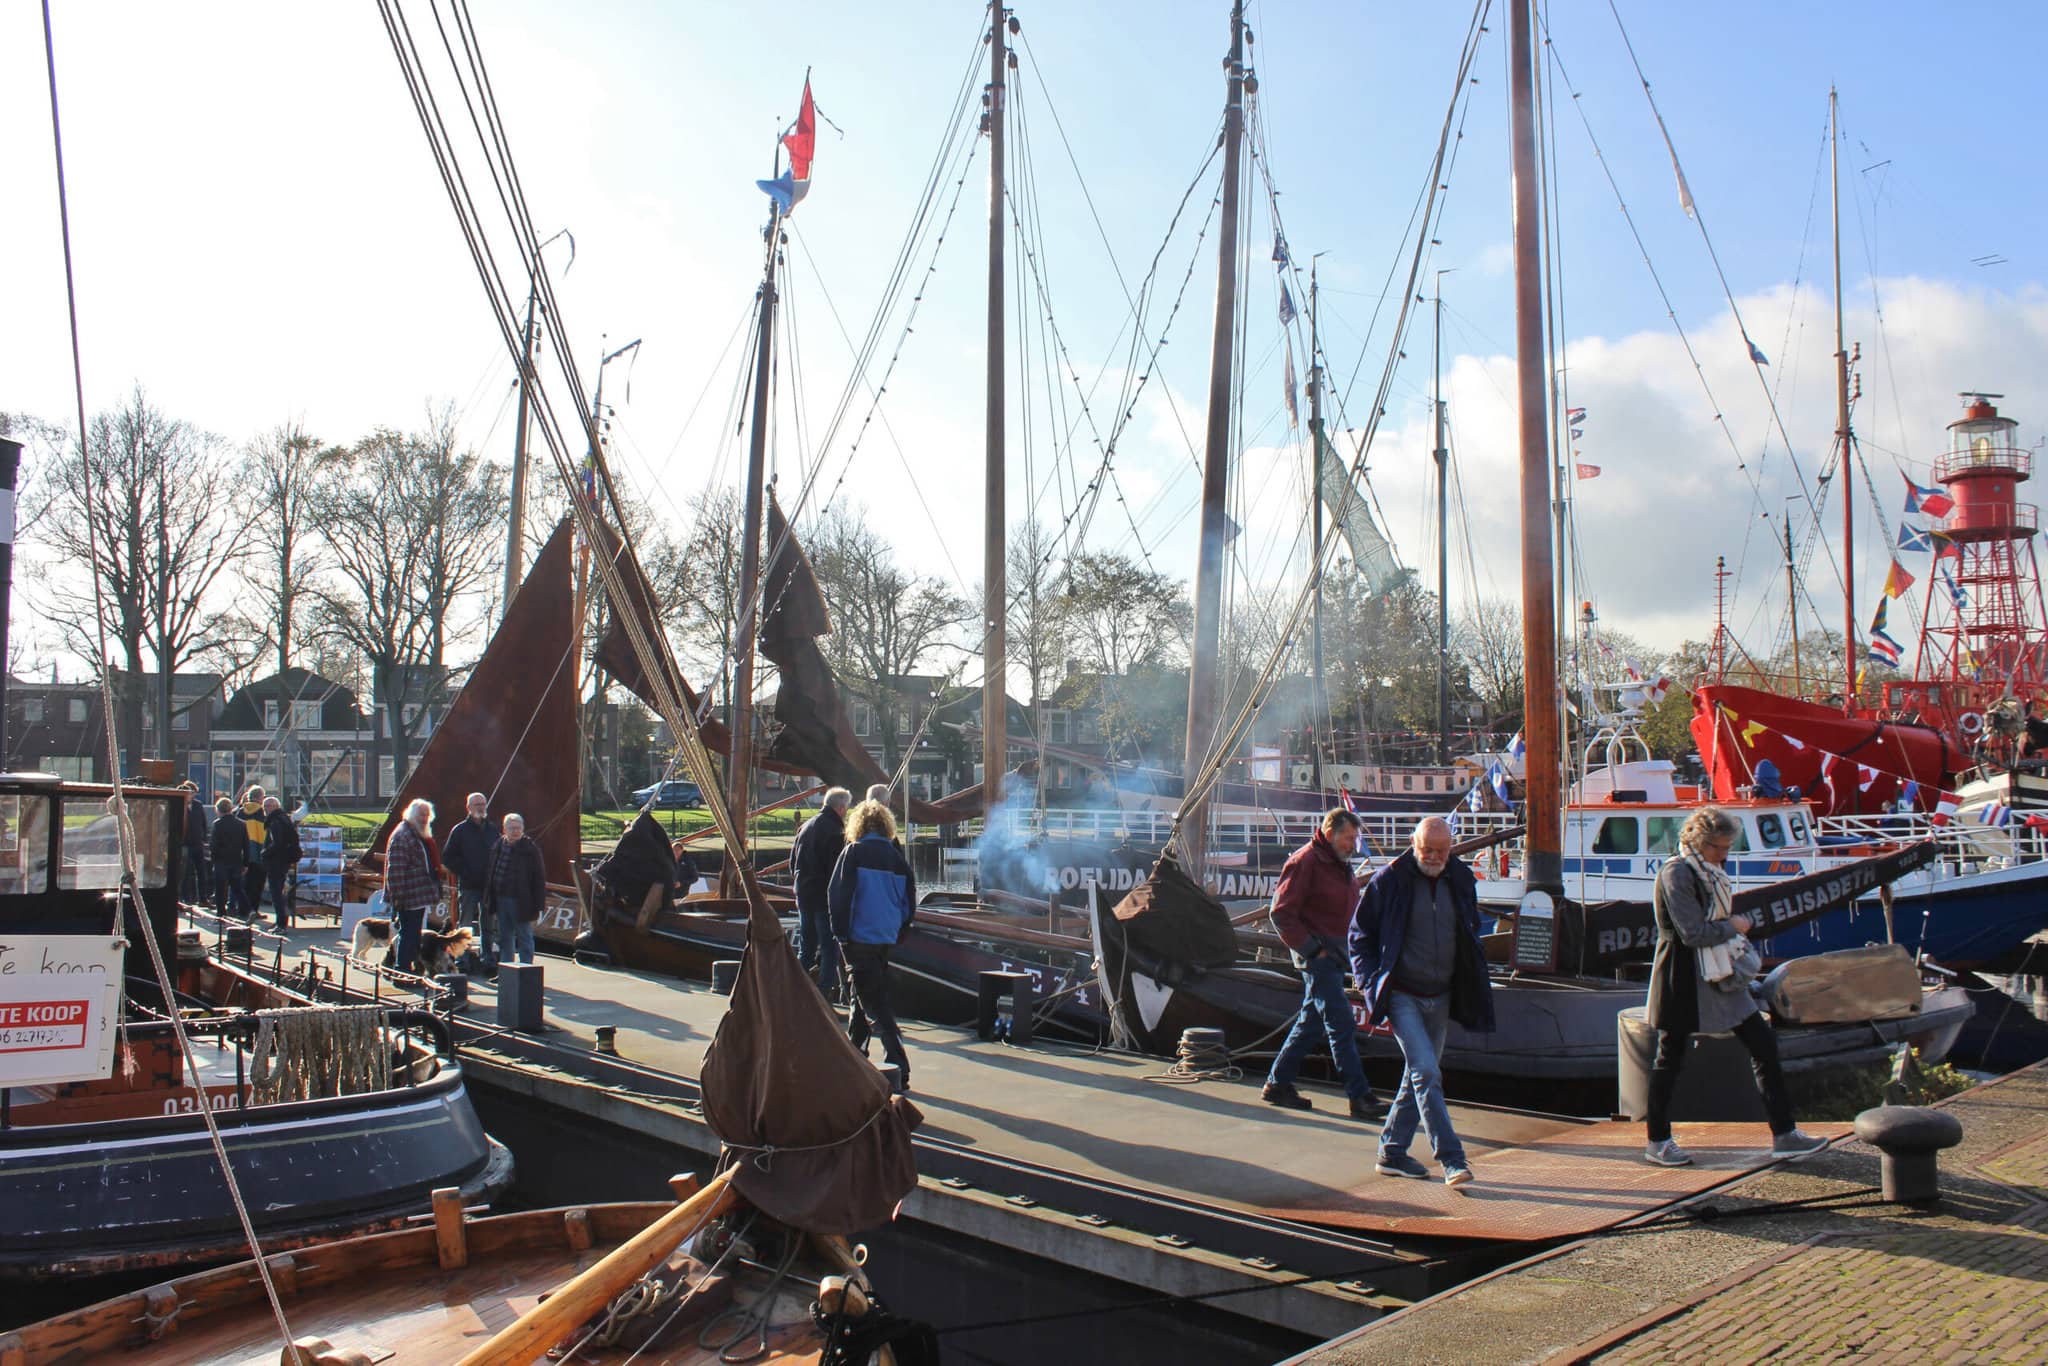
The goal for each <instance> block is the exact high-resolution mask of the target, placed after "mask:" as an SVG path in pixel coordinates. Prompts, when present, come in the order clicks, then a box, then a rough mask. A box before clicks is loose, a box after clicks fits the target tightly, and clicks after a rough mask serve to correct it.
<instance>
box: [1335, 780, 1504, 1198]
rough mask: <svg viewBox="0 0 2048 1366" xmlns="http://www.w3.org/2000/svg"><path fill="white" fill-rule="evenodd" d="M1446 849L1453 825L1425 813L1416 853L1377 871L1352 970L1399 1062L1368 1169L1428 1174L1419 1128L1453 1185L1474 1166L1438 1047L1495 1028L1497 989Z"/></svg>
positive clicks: (1461, 872)
mask: <svg viewBox="0 0 2048 1366" xmlns="http://www.w3.org/2000/svg"><path fill="white" fill-rule="evenodd" d="M1451 843H1452V835H1451V827H1450V823H1449V822H1448V821H1446V820H1444V818H1443V817H1441V816H1430V817H1428V818H1427V819H1425V820H1423V821H1422V822H1421V823H1420V824H1418V825H1417V826H1416V827H1415V835H1414V839H1413V847H1412V848H1410V849H1409V850H1408V852H1406V853H1404V854H1402V855H1401V856H1400V857H1399V858H1397V859H1395V860H1394V861H1393V862H1392V863H1390V864H1388V865H1387V866H1386V867H1384V868H1382V869H1380V870H1379V872H1377V873H1375V874H1373V878H1372V881H1371V882H1369V883H1367V884H1366V888H1365V895H1364V897H1362V898H1361V899H1360V900H1359V903H1358V911H1357V914H1356V916H1355V917H1354V918H1353V920H1352V922H1351V968H1352V972H1353V973H1354V974H1355V975H1356V976H1357V979H1358V985H1359V989H1360V990H1361V991H1362V992H1363V993H1364V996H1365V1009H1366V1014H1367V1018H1368V1019H1369V1020H1370V1021H1371V1022H1372V1023H1373V1024H1375V1025H1378V1024H1386V1025H1388V1026H1389V1027H1391V1028H1392V1029H1393V1031H1394V1040H1395V1042H1397V1043H1398V1044H1400V1046H1401V1059H1402V1063H1403V1067H1402V1071H1401V1089H1400V1090H1399V1091H1397V1092H1395V1093H1394V1103H1393V1105H1392V1106H1391V1107H1390V1108H1389V1109H1388V1111H1387V1124H1386V1127H1385V1128H1384V1129H1382V1130H1381V1131H1380V1151H1379V1160H1378V1162H1377V1163H1376V1164H1375V1168H1374V1169H1375V1170H1376V1171H1378V1172H1379V1174H1380V1175H1381V1176H1411V1177H1427V1176H1428V1175H1429V1172H1428V1170H1427V1169H1426V1168H1425V1167H1424V1166H1423V1165H1422V1164H1421V1163H1420V1162H1417V1161H1416V1160H1415V1159H1414V1158H1412V1157H1410V1156H1408V1144H1409V1142H1410V1140H1412V1139H1413V1138H1414V1137H1415V1127H1416V1124H1417V1123H1418V1122H1420V1124H1421V1126H1422V1128H1423V1131H1424V1132H1425V1133H1427V1134H1428V1135H1429V1146H1430V1149H1431V1151H1432V1152H1433V1153H1434V1155H1435V1157H1436V1160H1437V1161H1438V1162H1439V1163H1441V1164H1442V1166H1443V1173H1444V1184H1445V1185H1447V1186H1452V1187H1456V1186H1462V1185H1465V1184H1466V1183H1468V1182H1469V1181H1471V1180H1472V1164H1471V1163H1470V1162H1468V1161H1467V1160H1466V1158H1465V1149H1464V1145H1463V1144H1461V1143H1460V1142H1459V1141H1458V1134H1457V1131H1456V1130H1455V1129H1453V1128H1452V1127H1451V1113H1450V1108H1449V1107H1448V1106H1447V1105H1445V1104H1444V1076H1443V1062H1442V1059H1443V1052H1444V1040H1445V1037H1446V1036H1447V1035H1448V1033H1449V1031H1450V1025H1451V1021H1453V1020H1456V1021H1457V1022H1458V1023H1459V1024H1460V1025H1463V1026H1464V1027H1465V1028H1466V1029H1472V1030H1480V1031H1488V1030H1491V1029H1492V1028H1493V983H1492V981H1491V979H1489V978H1488V976H1487V973H1486V953H1485V950H1484V949H1482V948H1481V947H1480V944H1479V890H1478V882H1477V879H1475V878H1474V876H1473V874H1472V870H1471V869H1470V868H1468V867H1466V866H1465V863H1464V861H1463V860H1461V859H1459V858H1458V857H1457V856H1456V855H1455V854H1453V853H1452V852H1451Z"/></svg>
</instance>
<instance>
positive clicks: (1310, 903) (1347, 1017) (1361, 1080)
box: [1260, 806, 1385, 1122]
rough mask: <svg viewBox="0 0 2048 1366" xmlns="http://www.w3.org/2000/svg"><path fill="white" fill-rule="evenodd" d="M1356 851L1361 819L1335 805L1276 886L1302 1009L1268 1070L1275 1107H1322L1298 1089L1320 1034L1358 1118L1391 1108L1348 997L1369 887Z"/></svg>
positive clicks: (1278, 924)
mask: <svg viewBox="0 0 2048 1366" xmlns="http://www.w3.org/2000/svg"><path fill="white" fill-rule="evenodd" d="M1357 852H1358V817H1357V816H1355V815H1353V814H1352V813H1351V812H1349V811H1346V810H1345V809H1344V808H1343V807H1341V806H1340V807H1333V808H1332V809H1330V810H1329V811H1327V812H1325V813H1324V815H1323V823H1322V827H1321V828H1320V829H1318V830H1317V831H1316V833H1315V834H1314V835H1313V836H1311V837H1310V838H1309V842H1308V843H1307V844H1304V845H1302V846H1301V848H1299V849H1297V850H1295V851H1294V852H1293V853H1292V854H1290V855H1289V856H1288V858H1287V863H1286V865H1285V866H1284V867H1283V868H1281V870H1280V881H1279V884H1278V885H1277V886H1276V887H1275V888H1274V891H1273V928H1274V929H1276V930H1278V931H1279V932H1280V938H1281V939H1282V940H1284V941H1285V942H1286V944H1287V948H1288V951H1289V952H1290V953H1292V954H1293V956H1294V966H1295V967H1296V968H1297V969H1298V970H1299V971H1300V973H1301V1011H1300V1013H1299V1014H1297V1015H1296V1016H1295V1017H1294V1028H1293V1029H1291V1030H1289V1031H1288V1033H1287V1042H1286V1043H1284V1044H1282V1045H1280V1053H1279V1055H1278V1056H1277V1057H1275V1058H1274V1059H1273V1066H1272V1069H1271V1070H1270V1071H1269V1072H1267V1073H1266V1087H1265V1090H1264V1091H1262V1092H1260V1095H1261V1097H1262V1098H1263V1099H1264V1100H1265V1102H1266V1103H1267V1104H1268V1105H1278V1106H1281V1107H1283V1108H1285V1109H1289V1110H1309V1109H1313V1108H1315V1107H1313V1106H1312V1105H1310V1104H1309V1101H1308V1097H1306V1096H1304V1095H1302V1094H1301V1092H1300V1091H1298V1090H1296V1089H1295V1086H1294V1079H1295V1078H1296V1077H1297V1076H1299V1075H1300V1073H1301V1064H1302V1060H1303V1059H1305V1058H1306V1057H1308V1055H1309V1050H1311V1049H1313V1048H1314V1047H1315V1046H1316V1040H1317V1039H1319V1038H1326V1039H1327V1040H1328V1041H1329V1045H1330V1059H1331V1061H1332V1062H1334V1063H1336V1065H1337V1075H1338V1076H1339V1077H1341V1078H1342V1079H1343V1082H1344V1094H1345V1095H1346V1096H1347V1097H1349V1098H1350V1101H1351V1117H1352V1118H1353V1119H1362V1120H1366V1121H1368V1122H1370V1121H1373V1120H1376V1119H1378V1118H1379V1117H1380V1116H1381V1115H1382V1114H1384V1113H1385V1110H1384V1109H1383V1108H1382V1107H1381V1105H1380V1103H1379V1100H1378V1099H1377V1098H1376V1097H1375V1096H1374V1095H1373V1093H1372V1083H1371V1082H1369V1081H1367V1080H1366V1079H1365V1068H1364V1067H1363V1066H1361V1065H1360V1064H1359V1061H1358V1021H1357V1019H1356V1017H1354V1016H1353V1015H1352V1013H1351V1002H1350V1001H1349V1000H1347V999H1346V998H1345V996H1344V935H1345V932H1346V931H1347V930H1349V929H1350V928H1351V917H1352V912H1353V910H1354V908H1356V906H1357V905H1358V889H1359V888H1360V887H1362V886H1364V885H1365V878H1364V876H1363V875H1362V874H1361V875H1354V874H1353V873H1352V871H1351V859H1352V856H1353V855H1354V854H1356V853H1357Z"/></svg>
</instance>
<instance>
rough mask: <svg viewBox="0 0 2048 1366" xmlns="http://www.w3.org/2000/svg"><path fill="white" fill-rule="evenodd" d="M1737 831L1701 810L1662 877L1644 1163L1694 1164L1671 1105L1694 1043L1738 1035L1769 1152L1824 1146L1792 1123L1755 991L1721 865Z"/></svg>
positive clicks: (1719, 815) (1722, 814) (1742, 930)
mask: <svg viewBox="0 0 2048 1366" xmlns="http://www.w3.org/2000/svg"><path fill="white" fill-rule="evenodd" d="M1740 830H1741V827H1740V826H1739V825H1738V824H1737V823H1736V820H1735V818H1734V817H1733V816H1731V815H1729V814H1728V813H1727V812H1726V811H1723V810H1722V809H1721V808H1719V807H1717V806H1703V807H1701V808H1700V809H1699V810H1697V811H1695V812H1693V813H1692V815H1691V817H1690V818H1688V819H1687V821H1686V822H1685V828H1684V829H1682V830H1680V831H1679V833H1678V847H1679V849H1680V850H1681V854H1680V856H1679V857H1678V858H1675V859H1671V860H1669V861H1667V862H1666V863H1665V865H1664V867H1663V868H1662V869H1660V870H1659V871H1658V873H1657V894H1656V911H1657V956H1656V959H1655V962H1654V963H1653V964H1652V966H1651V969H1650V1001H1649V1008H1648V1010H1647V1012H1646V1014H1647V1017H1648V1020H1649V1023H1650V1025H1651V1027H1652V1028H1654V1029H1656V1031H1657V1060H1656V1062H1655V1064H1654V1065H1652V1067H1651V1069H1650V1096H1649V1116H1648V1119H1649V1140H1650V1142H1649V1146H1648V1147H1647V1148H1646V1149H1644V1151H1643V1156H1644V1158H1645V1159H1646V1160H1648V1161H1650V1162H1654V1163H1656V1164H1657V1165H1658V1166H1660V1167H1683V1166H1685V1165H1686V1164H1688V1163H1689V1162H1691V1161H1692V1154H1690V1153H1688V1152H1686V1151H1685V1149H1683V1148H1681V1147H1679V1146H1678V1143H1677V1141H1676V1140H1675V1139H1673V1138H1672V1137H1671V1097H1672V1093H1673V1092H1675V1091H1676V1090H1677V1089H1678V1071H1679V1069H1680V1068H1681V1067H1683V1066H1684V1065H1685V1055H1686V1050H1687V1049H1688V1048H1689V1047H1690V1046H1691V1043H1692V1036H1693V1035H1695V1034H1728V1033H1732V1034H1734V1035H1735V1037H1736V1038H1738V1039H1740V1040H1741V1041H1742V1046H1743V1047H1745V1048H1747V1049H1748V1050H1749V1056H1750V1065H1751V1067H1752V1069H1753V1070H1754V1071H1755V1073H1756V1087H1757V1090H1758V1091H1759V1092H1761V1093H1762V1095H1763V1101H1764V1112H1765V1114H1766V1115H1767V1116H1768V1117H1769V1118H1770V1122H1771V1151H1772V1152H1774V1153H1776V1154H1778V1155H1779V1156H1781V1157H1787V1156H1790V1157H1797V1156H1801V1155H1803V1154H1806V1153H1810V1152H1814V1151H1817V1150H1818V1149H1820V1148H1822V1147H1825V1146H1826V1144H1825V1141H1824V1140H1822V1139H1818V1138H1815V1137H1813V1136H1812V1135H1811V1134H1806V1133H1802V1132H1800V1130H1799V1127H1798V1125H1797V1124H1796V1123H1794V1121H1793V1119H1792V1100H1791V1097H1790V1096H1788V1095H1787V1094H1786V1091H1785V1071H1784V1068H1783V1067H1781V1066H1780V1065H1779V1062H1778V1036H1777V1035H1776V1034H1775V1033H1774V1032H1773V1031H1772V1029H1771V1026H1770V1022H1769V1021H1767V1020H1765V1019H1764V1017H1763V1012H1762V1011H1761V1010H1760V1009H1759V1008H1758V1006H1757V1003H1756V998H1755V997H1754V996H1752V995H1751V994H1750V991H1749V982H1750V978H1752V977H1754V976H1755V975H1756V973H1757V971H1758V970H1759V969H1760V968H1761V967H1762V965H1763V964H1762V959H1761V957H1760V956H1759V955H1758V954H1757V952H1756V950H1755V949H1753V948H1751V947H1750V946H1749V941H1748V940H1747V939H1745V938H1743V936H1744V935H1747V934H1748V933H1749V931H1750V929H1751V922H1750V919H1749V917H1748V916H1746V915H1735V914H1731V903H1732V901H1733V896H1734V887H1733V885H1732V884H1731V883H1730V882H1729V880H1728V871H1727V868H1726V867H1725V866H1724V865H1726V863H1727V862H1728V851H1729V850H1730V849H1731V848H1733V847H1734V845H1735V836H1736V835H1737V834H1738V833H1739V832H1740Z"/></svg>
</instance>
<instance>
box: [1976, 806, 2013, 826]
mask: <svg viewBox="0 0 2048 1366" xmlns="http://www.w3.org/2000/svg"><path fill="white" fill-rule="evenodd" d="M1977 824H1979V825H2011V824H2012V808H2011V807H2009V806H2007V805H2006V804H2005V803H2004V802H1993V803H1991V804H1990V805H1989V806H1987V807H1985V808H1984V809H1983V810H1982V811H1979V812H1978V813H1977Z"/></svg>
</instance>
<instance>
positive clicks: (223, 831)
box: [207, 797, 256, 920]
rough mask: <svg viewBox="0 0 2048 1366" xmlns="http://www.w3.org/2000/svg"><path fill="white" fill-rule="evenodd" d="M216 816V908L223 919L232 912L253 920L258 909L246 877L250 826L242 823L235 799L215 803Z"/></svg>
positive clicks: (210, 840) (212, 848)
mask: <svg viewBox="0 0 2048 1366" xmlns="http://www.w3.org/2000/svg"><path fill="white" fill-rule="evenodd" d="M213 813H214V814H213V830H212V833H211V834H210V835H209V836H208V837H207V849H208V852H209V853H210V854H212V856H213V909H214V911H215V913H216V914H218V915H219V916H220V918H221V919H223V920H225V919H227V917H228V915H229V913H230V912H232V913H234V914H235V915H238V916H240V917H241V918H242V919H244V920H253V919H255V917H256V908H255V907H254V906H251V905H250V904H249V884H248V882H247V881H246V880H245V879H244V878H243V876H242V872H243V869H244V868H246V867H247V866H248V863H249V827H248V826H246V825H244V824H243V823H242V813H241V812H239V811H237V810H235V802H234V798H232V797H222V798H221V799H220V800H219V801H217V802H215V803H214V804H213Z"/></svg>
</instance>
